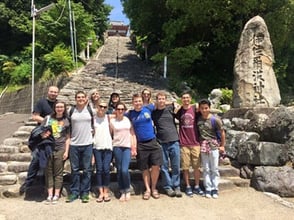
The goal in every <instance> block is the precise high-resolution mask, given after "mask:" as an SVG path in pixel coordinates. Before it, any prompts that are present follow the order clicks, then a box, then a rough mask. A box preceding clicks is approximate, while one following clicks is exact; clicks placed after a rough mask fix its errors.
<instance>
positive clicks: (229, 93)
mask: <svg viewBox="0 0 294 220" xmlns="http://www.w3.org/2000/svg"><path fill="white" fill-rule="evenodd" d="M220 90H221V91H222V98H221V104H228V105H231V104H232V101H233V90H231V89H228V88H221V89H220Z"/></svg>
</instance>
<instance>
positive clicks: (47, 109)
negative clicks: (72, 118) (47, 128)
mask: <svg viewBox="0 0 294 220" xmlns="http://www.w3.org/2000/svg"><path fill="white" fill-rule="evenodd" d="M58 93H59V89H58V88H57V87H56V86H50V87H49V88H48V93H47V97H44V98H41V99H40V100H39V101H38V102H37V103H36V105H35V107H34V110H33V112H32V119H33V120H34V121H36V122H38V124H41V123H42V121H43V120H44V118H45V117H46V116H47V115H50V114H51V113H52V112H53V105H54V103H55V102H56V101H57V96H58ZM38 171H39V155H38V148H37V147H36V148H35V149H34V150H33V151H32V160H31V163H30V166H29V169H28V173H27V178H26V180H25V182H24V183H23V184H22V186H21V187H20V189H19V193H20V194H23V193H25V191H26V190H27V188H28V187H29V186H31V185H32V184H33V182H34V180H35V177H36V176H37V174H38Z"/></svg>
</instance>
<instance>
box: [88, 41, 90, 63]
mask: <svg viewBox="0 0 294 220" xmlns="http://www.w3.org/2000/svg"><path fill="white" fill-rule="evenodd" d="M89 59H90V44H89V42H87V60H89Z"/></svg>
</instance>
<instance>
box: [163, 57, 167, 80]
mask: <svg viewBox="0 0 294 220" xmlns="http://www.w3.org/2000/svg"><path fill="white" fill-rule="evenodd" d="M166 72H167V56H164V64H163V78H166Z"/></svg>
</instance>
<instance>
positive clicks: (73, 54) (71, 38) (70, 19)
mask: <svg viewBox="0 0 294 220" xmlns="http://www.w3.org/2000/svg"><path fill="white" fill-rule="evenodd" d="M68 10H69V30H70V42H71V50H72V61H73V62H74V63H75V50H74V40H73V27H72V16H71V5H70V0H68Z"/></svg>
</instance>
